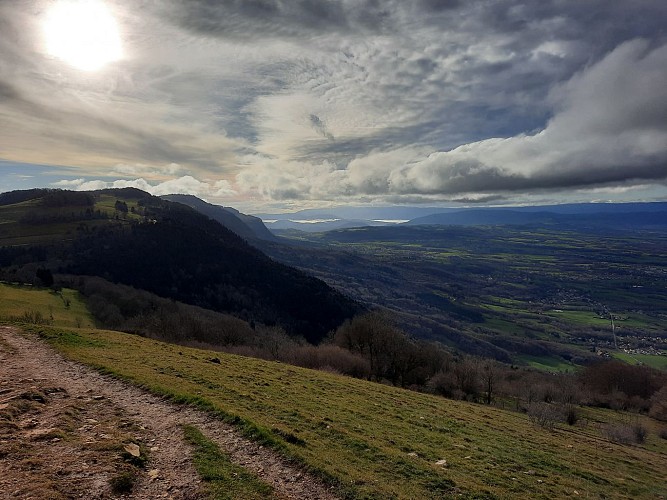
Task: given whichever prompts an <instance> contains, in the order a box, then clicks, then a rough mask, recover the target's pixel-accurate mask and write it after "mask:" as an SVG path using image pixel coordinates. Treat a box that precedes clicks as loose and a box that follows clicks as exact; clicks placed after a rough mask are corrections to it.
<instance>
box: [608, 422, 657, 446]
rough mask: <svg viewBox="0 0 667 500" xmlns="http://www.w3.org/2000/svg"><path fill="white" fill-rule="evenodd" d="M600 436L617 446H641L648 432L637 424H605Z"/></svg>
mask: <svg viewBox="0 0 667 500" xmlns="http://www.w3.org/2000/svg"><path fill="white" fill-rule="evenodd" d="M602 434H603V435H604V436H605V437H606V438H607V439H609V441H613V442H614V443H618V444H632V443H636V444H642V443H643V442H644V441H646V435H647V434H648V431H647V429H646V427H644V426H643V425H642V424H641V423H639V422H634V423H616V424H607V425H605V426H603V427H602Z"/></svg>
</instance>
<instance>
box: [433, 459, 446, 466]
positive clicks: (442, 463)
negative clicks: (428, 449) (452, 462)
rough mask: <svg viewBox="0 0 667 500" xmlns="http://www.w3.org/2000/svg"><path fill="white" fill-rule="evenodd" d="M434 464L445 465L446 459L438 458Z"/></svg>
mask: <svg viewBox="0 0 667 500" xmlns="http://www.w3.org/2000/svg"><path fill="white" fill-rule="evenodd" d="M435 465H439V466H440V467H447V460H445V459H444V458H443V459H442V460H438V461H437V462H436V463H435Z"/></svg>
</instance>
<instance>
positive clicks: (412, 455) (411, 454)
mask: <svg viewBox="0 0 667 500" xmlns="http://www.w3.org/2000/svg"><path fill="white" fill-rule="evenodd" d="M408 456H409V457H416V456H418V455H417V453H415V452H414V451H411V452H410V453H408Z"/></svg>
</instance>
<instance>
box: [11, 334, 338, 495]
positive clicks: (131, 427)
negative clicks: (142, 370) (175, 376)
mask: <svg viewBox="0 0 667 500" xmlns="http://www.w3.org/2000/svg"><path fill="white" fill-rule="evenodd" d="M184 425H189V426H194V427H196V428H197V429H199V430H200V431H201V432H202V433H203V434H204V435H205V436H206V437H208V438H209V439H210V440H211V441H213V442H214V443H216V444H217V445H218V446H219V447H220V449H221V450H223V453H226V454H228V455H229V457H230V459H231V461H232V462H234V463H235V464H237V465H239V466H241V467H243V468H244V469H246V470H248V471H249V472H250V473H251V474H252V475H255V476H257V477H258V478H259V480H260V481H262V482H264V483H266V484H268V485H269V486H270V487H271V488H272V489H273V493H272V494H271V495H270V496H271V497H272V498H280V499H289V498H309V499H330V498H334V495H333V494H332V493H331V492H330V491H329V490H328V489H327V488H326V487H325V486H323V485H322V484H320V483H319V482H318V481H317V480H316V479H314V478H313V477H311V476H310V475H308V474H306V473H304V471H302V470H299V469H298V468H296V467H294V466H293V465H291V464H290V463H288V462H287V461H286V460H285V459H283V458H281V457H280V456H278V455H277V454H276V453H274V452H272V451H271V450H269V449H267V448H265V447H262V446H261V445H259V444H256V443H253V442H252V441H249V440H247V439H245V438H243V437H242V436H240V435H239V433H238V431H237V430H236V429H235V428H234V427H232V426H230V425H227V424H225V423H223V422H220V421H219V420H216V419H214V418H212V417H211V416H209V415H207V414H205V413H204V412H201V411H197V410H194V409H192V408H188V407H186V406H182V405H176V404H173V403H169V402H166V401H164V400H163V399H161V398H158V397H156V396H153V395H151V394H148V393H147V392H145V391H142V390H141V389H138V388H136V387H134V386H130V385H127V384H124V383H123V382H121V381H118V380H116V379H113V378H111V377H108V376H104V375H101V374H99V373H98V372H96V371H94V370H91V369H89V368H86V367H84V366H82V365H79V364H77V363H73V362H71V361H68V360H65V359H64V358H62V357H61V356H60V355H59V354H58V353H56V352H55V351H54V350H53V349H51V348H49V347H48V346H46V345H45V344H43V343H42V342H41V341H39V340H37V338H36V337H33V336H27V335H23V334H21V333H19V332H18V330H17V329H15V328H12V327H6V326H4V327H3V326H0V492H5V493H3V494H9V496H10V497H11V498H49V499H58V498H87V499H95V498H109V497H111V496H112V493H113V492H112V485H115V487H116V488H119V489H122V487H123V483H122V481H123V480H124V479H127V478H128V477H131V476H132V475H134V477H132V479H131V481H132V482H133V483H134V487H133V489H132V492H131V496H130V497H126V498H133V499H156V498H172V499H195V498H205V497H206V493H205V491H204V485H203V483H202V481H201V480H200V478H199V476H198V474H197V472H196V471H195V468H194V466H193V464H192V461H193V456H192V455H193V450H192V447H191V446H190V445H189V444H187V443H186V441H185V438H184V433H183V426H184ZM134 455H139V457H136V456H134ZM145 459H147V462H146V463H145V464H144V463H143V461H144V460H145ZM132 462H134V463H135V464H139V465H141V466H140V467H133V466H131V465H129V464H130V463H132ZM128 474H129V475H130V476H128ZM0 496H1V495H0ZM121 498H122V496H121Z"/></svg>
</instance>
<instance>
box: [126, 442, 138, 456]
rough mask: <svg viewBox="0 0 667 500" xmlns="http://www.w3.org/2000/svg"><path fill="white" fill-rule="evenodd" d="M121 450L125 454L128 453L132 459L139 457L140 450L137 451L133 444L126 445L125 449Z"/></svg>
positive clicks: (136, 446)
mask: <svg viewBox="0 0 667 500" xmlns="http://www.w3.org/2000/svg"><path fill="white" fill-rule="evenodd" d="M123 449H124V450H125V451H126V452H128V453H129V454H130V455H132V456H133V457H140V456H141V450H140V449H139V446H138V445H136V444H134V443H130V444H126V445H125V448H123Z"/></svg>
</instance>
